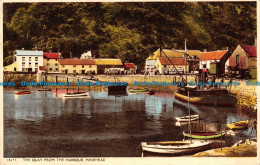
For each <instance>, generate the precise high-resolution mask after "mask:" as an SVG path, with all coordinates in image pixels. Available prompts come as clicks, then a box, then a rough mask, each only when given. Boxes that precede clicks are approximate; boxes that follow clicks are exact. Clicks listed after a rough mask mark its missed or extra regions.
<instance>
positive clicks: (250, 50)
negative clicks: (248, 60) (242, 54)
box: [240, 45, 256, 57]
mask: <svg viewBox="0 0 260 165" xmlns="http://www.w3.org/2000/svg"><path fill="white" fill-rule="evenodd" d="M240 46H241V47H242V48H243V49H244V50H245V51H246V53H247V54H248V56H249V57H256V47H255V46H248V45H240Z"/></svg>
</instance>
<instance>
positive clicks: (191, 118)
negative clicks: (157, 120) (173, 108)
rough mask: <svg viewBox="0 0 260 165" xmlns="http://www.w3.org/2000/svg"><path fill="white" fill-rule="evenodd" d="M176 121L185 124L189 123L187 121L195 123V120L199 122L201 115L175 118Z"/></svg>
mask: <svg viewBox="0 0 260 165" xmlns="http://www.w3.org/2000/svg"><path fill="white" fill-rule="evenodd" d="M175 119H176V120H177V121H179V122H180V121H183V122H187V121H190V120H191V121H194V120H199V115H190V116H180V117H175Z"/></svg>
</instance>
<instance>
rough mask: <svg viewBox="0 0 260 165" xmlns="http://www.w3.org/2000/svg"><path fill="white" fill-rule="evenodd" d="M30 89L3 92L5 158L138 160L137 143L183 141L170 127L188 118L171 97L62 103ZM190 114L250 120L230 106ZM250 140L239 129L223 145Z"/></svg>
mask: <svg viewBox="0 0 260 165" xmlns="http://www.w3.org/2000/svg"><path fill="white" fill-rule="evenodd" d="M30 90H31V94H29V95H22V96H18V95H15V92H16V91H17V89H13V88H10V89H4V135H5V136H4V148H5V149H4V156H5V157H25V156H29V157H41V156H47V157H71V156H72V157H93V156H95V157H96V156H97V157H140V156H142V149H141V146H140V144H141V142H144V141H173V140H178V141H182V140H183V131H184V127H180V126H176V125H175V122H176V120H175V117H177V116H184V115H188V106H187V103H184V102H180V101H178V100H176V99H175V97H174V95H173V93H171V92H155V94H154V95H146V93H138V94H130V93H128V94H126V95H108V92H106V91H103V90H90V97H88V98H84V97H83V98H64V97H62V96H63V94H65V93H66V92H67V89H52V90H51V91H44V92H40V91H38V90H37V88H31V89H30ZM68 91H69V92H75V91H77V89H69V90H68ZM29 100H31V102H29ZM190 110H191V114H199V115H200V122H201V123H219V124H220V125H221V126H222V127H223V128H224V127H226V125H227V124H229V123H232V122H236V121H241V120H248V119H250V117H248V116H245V115H243V116H242V115H240V114H239V113H238V111H237V110H236V107H235V106H233V107H208V106H198V105H190ZM254 136H255V135H254V134H252V133H251V132H250V130H243V131H241V132H240V133H239V134H236V136H226V137H225V138H224V139H223V141H225V146H232V145H233V144H234V143H236V142H237V141H239V140H242V139H248V138H253V137H254ZM27 144H30V145H27ZM223 144H224V142H223ZM187 156H189V155H187Z"/></svg>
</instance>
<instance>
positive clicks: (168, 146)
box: [141, 141, 212, 154]
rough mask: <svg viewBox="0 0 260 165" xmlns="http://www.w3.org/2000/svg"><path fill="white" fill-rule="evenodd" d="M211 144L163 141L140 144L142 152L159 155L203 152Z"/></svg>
mask: <svg viewBox="0 0 260 165" xmlns="http://www.w3.org/2000/svg"><path fill="white" fill-rule="evenodd" d="M211 144H212V142H203V141H196V142H188V141H163V142H142V143H141V146H142V149H143V151H146V152H152V153H160V154H189V153H194V152H200V151H204V150H206V149H207V148H209V147H210V145H211Z"/></svg>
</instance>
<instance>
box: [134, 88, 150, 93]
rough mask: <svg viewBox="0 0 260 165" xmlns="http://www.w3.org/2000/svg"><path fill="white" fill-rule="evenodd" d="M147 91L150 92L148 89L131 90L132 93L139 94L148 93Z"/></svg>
mask: <svg viewBox="0 0 260 165" xmlns="http://www.w3.org/2000/svg"><path fill="white" fill-rule="evenodd" d="M147 91H149V89H148V88H144V89H139V88H137V89H130V92H131V93H139V92H147Z"/></svg>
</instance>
